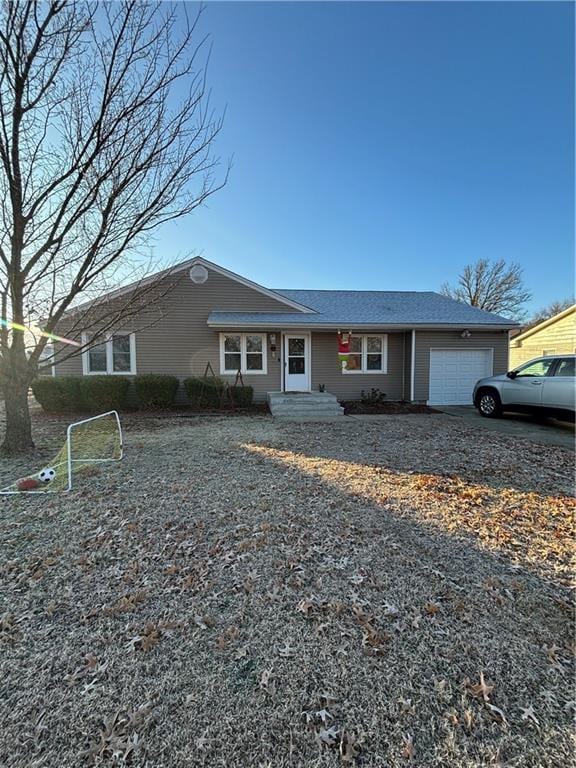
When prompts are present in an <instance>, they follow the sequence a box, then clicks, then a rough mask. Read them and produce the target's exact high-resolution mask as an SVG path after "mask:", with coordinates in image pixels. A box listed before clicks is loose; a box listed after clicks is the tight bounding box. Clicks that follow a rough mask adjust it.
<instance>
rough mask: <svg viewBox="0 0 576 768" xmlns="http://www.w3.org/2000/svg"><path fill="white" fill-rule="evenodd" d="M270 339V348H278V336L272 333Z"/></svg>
mask: <svg viewBox="0 0 576 768" xmlns="http://www.w3.org/2000/svg"><path fill="white" fill-rule="evenodd" d="M268 338H269V339H270V346H271V347H275V346H276V334H275V333H270V334H269V335H268Z"/></svg>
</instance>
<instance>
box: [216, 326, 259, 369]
mask: <svg viewBox="0 0 576 768" xmlns="http://www.w3.org/2000/svg"><path fill="white" fill-rule="evenodd" d="M267 364H268V361H267V356H266V334H265V333H221V334H220V373H222V374H230V375H234V374H236V373H238V371H240V372H241V373H245V374H261V373H266V372H267Z"/></svg>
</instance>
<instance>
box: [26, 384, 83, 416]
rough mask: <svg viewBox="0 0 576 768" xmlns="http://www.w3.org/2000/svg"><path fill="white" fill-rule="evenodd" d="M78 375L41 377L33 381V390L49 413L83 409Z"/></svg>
mask: <svg viewBox="0 0 576 768" xmlns="http://www.w3.org/2000/svg"><path fill="white" fill-rule="evenodd" d="M81 383H82V379H80V378H79V377H78V376H59V377H57V378H48V377H44V378H39V379H35V380H34V381H33V382H32V392H33V393H34V397H35V398H36V400H37V402H38V403H40V405H41V406H42V409H43V410H45V411H47V412H48V413H67V412H74V411H81V410H83V407H84V406H83V403H82V394H81V391H80V385H81Z"/></svg>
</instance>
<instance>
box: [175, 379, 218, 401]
mask: <svg viewBox="0 0 576 768" xmlns="http://www.w3.org/2000/svg"><path fill="white" fill-rule="evenodd" d="M184 389H185V390H186V394H187V395H188V399H189V400H190V404H191V405H192V406H193V407H194V408H219V407H220V401H221V398H222V390H223V389H224V382H223V381H222V379H200V378H191V379H184Z"/></svg>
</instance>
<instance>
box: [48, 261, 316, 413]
mask: <svg viewBox="0 0 576 768" xmlns="http://www.w3.org/2000/svg"><path fill="white" fill-rule="evenodd" d="M171 279H172V280H176V285H175V287H174V289H173V290H172V291H171V292H170V293H169V294H168V295H167V296H165V297H164V298H163V299H162V300H161V302H160V304H159V306H158V307H156V308H155V309H154V310H151V311H150V312H149V313H142V315H141V316H139V317H138V318H134V319H132V320H131V321H130V322H127V323H126V324H125V325H124V326H123V327H122V328H118V331H125V332H128V331H135V334H136V372H137V373H168V374H172V375H175V376H178V377H179V378H181V379H184V378H186V377H188V376H201V375H202V374H203V373H204V370H205V368H206V364H207V363H208V362H210V363H211V364H212V367H213V369H214V371H215V373H216V375H220V348H219V333H220V331H218V330H214V329H213V328H209V327H208V325H207V324H206V323H207V319H208V315H209V314H210V312H212V311H218V310H221V311H239V312H241V311H269V312H284V311H286V312H294V309H292V308H291V307H288V306H287V305H286V304H283V303H281V302H279V301H277V300H275V299H273V298H271V297H268V296H265V295H263V294H261V293H258V292H257V291H255V290H254V289H252V288H249V287H247V286H244V285H242V284H240V283H237V282H236V281H234V280H231V279H230V278H228V277H225V276H223V275H220V274H218V273H217V272H214V271H212V270H209V277H208V280H207V281H206V282H205V283H203V284H200V285H197V284H194V283H193V282H192V281H191V280H190V279H189V277H188V274H187V273H182V274H180V275H178V276H173V277H172V278H171ZM158 312H161V315H162V316H161V317H160V319H158V318H157V313H158ZM303 317H305V315H303ZM151 322H152V324H151V325H150V323H151ZM146 326H149V327H146ZM139 329H141V330H139ZM233 331H234V329H230V332H233ZM258 332H261V333H266V334H270V333H276V337H277V338H276V345H277V351H276V354H275V355H273V354H272V353H271V351H270V339H269V336H268V338H267V342H268V373H267V374H244V383H245V384H249V385H250V386H252V387H254V394H255V398H256V399H258V400H263V399H265V397H266V392H268V391H270V390H278V389H279V388H280V359H279V358H280V332H279V330H278V329H275V328H270V329H260V330H259V331H258ZM56 371H57V375H58V376H64V375H82V360H81V358H80V357H79V356H76V357H74V358H71V359H69V360H67V361H65V362H62V363H60V364H58V365H57V368H56ZM225 378H227V379H228V380H229V381H231V382H232V381H233V380H234V377H233V376H232V377H225Z"/></svg>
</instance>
